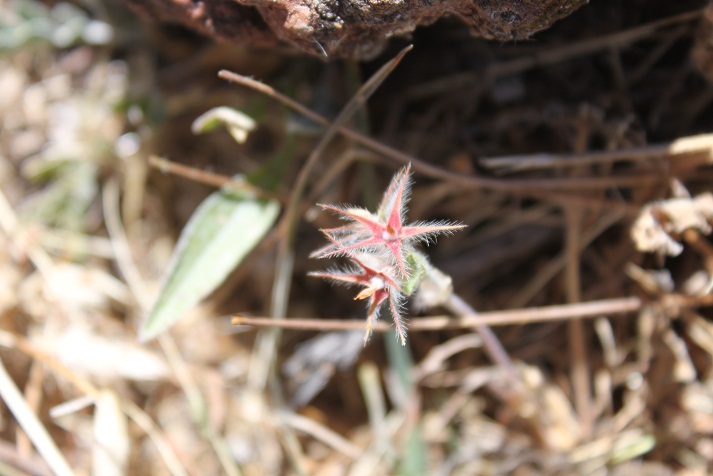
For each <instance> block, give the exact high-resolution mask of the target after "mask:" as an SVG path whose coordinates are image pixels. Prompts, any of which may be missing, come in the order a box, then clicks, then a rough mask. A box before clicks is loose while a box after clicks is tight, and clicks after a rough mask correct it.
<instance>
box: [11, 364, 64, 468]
mask: <svg viewBox="0 0 713 476" xmlns="http://www.w3.org/2000/svg"><path fill="white" fill-rule="evenodd" d="M0 397H2V400H3V401H4V402H5V404H6V405H7V406H8V408H9V409H10V411H11V412H12V414H13V415H14V416H15V419H16V420H17V422H18V423H19V424H20V427H21V428H22V429H23V430H24V431H25V434H27V436H28V437H29V438H30V440H31V441H32V444H33V445H34V446H35V448H37V451H38V452H39V453H40V455H42V457H43V458H44V460H45V462H46V463H47V465H48V466H49V467H50V468H51V469H52V471H53V472H54V473H55V474H56V475H57V476H73V475H74V471H72V468H71V467H70V466H69V463H67V459H66V458H65V457H64V455H63V454H62V452H61V451H60V450H59V448H58V447H57V445H56V444H55V442H54V441H53V440H52V438H51V437H50V435H49V433H48V432H47V429H46V428H45V427H44V426H43V425H42V423H41V422H40V420H39V418H38V417H37V415H35V414H34V412H32V410H31V409H30V408H29V407H28V406H27V402H25V399H24V398H23V396H22V393H20V390H19V389H18V388H17V386H16V385H15V382H13V381H12V378H11V377H10V374H8V373H7V369H6V368H5V365H4V364H3V363H2V361H0Z"/></svg>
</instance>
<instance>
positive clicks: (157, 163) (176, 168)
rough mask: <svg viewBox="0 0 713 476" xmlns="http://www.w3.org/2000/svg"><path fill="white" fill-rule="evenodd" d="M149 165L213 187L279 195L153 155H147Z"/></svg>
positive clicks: (270, 195) (257, 195) (267, 196)
mask: <svg viewBox="0 0 713 476" xmlns="http://www.w3.org/2000/svg"><path fill="white" fill-rule="evenodd" d="M149 165H151V166H152V167H154V168H157V169H159V170H160V171H161V172H163V173H170V174H173V175H177V176H179V177H183V178H186V179H188V180H192V181H194V182H197V183H202V184H204V185H210V186H212V187H215V188H222V187H230V188H233V189H236V190H245V191H247V192H250V193H252V194H253V195H255V196H256V197H258V198H266V199H267V198H270V199H275V200H279V197H277V196H276V195H275V194H272V193H269V192H267V191H265V190H263V189H261V188H260V187H256V186H255V185H253V184H251V183H249V182H246V181H244V180H243V181H241V180H236V179H234V178H232V177H228V176H227V175H222V174H216V173H213V172H206V171H205V170H200V169H197V168H195V167H191V166H188V165H183V164H179V163H176V162H171V161H170V160H168V159H164V158H162V157H157V156H155V155H152V156H151V157H149Z"/></svg>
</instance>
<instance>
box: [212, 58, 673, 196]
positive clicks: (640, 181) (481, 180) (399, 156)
mask: <svg viewBox="0 0 713 476" xmlns="http://www.w3.org/2000/svg"><path fill="white" fill-rule="evenodd" d="M218 76H219V77H221V78H223V79H225V80H227V81H230V82H232V83H236V84H240V85H242V86H246V87H248V88H251V89H254V90H256V91H259V92H261V93H263V94H265V95H266V96H269V97H271V98H273V99H275V100H277V101H279V102H281V103H282V104H284V105H286V106H288V107H290V108H292V109H294V110H295V111H297V112H299V113H300V114H302V115H304V116H305V117H307V118H308V119H310V120H312V121H314V122H316V123H318V124H321V125H323V126H331V125H332V122H331V121H330V120H329V119H327V118H325V117H323V116H321V115H319V114H317V113H316V112H314V111H312V110H310V109H308V108H307V107H305V106H303V105H302V104H299V103H298V102H296V101H294V100H293V99H291V98H289V97H287V96H285V95H283V94H282V93H280V92H278V91H276V90H275V89H274V88H271V87H270V86H268V85H266V84H263V83H261V82H259V81H256V80H254V79H252V78H248V77H245V76H241V75H239V74H236V73H233V72H231V71H227V70H221V71H220V72H219V73H218ZM336 130H337V131H338V132H339V133H341V134H342V135H344V136H345V137H348V138H349V139H351V140H353V141H355V142H357V143H359V144H361V145H363V146H364V147H366V148H368V149H370V150H372V151H374V152H377V153H379V154H381V155H383V156H384V157H387V158H390V159H391V160H394V161H396V162H399V163H401V164H408V163H411V164H412V165H413V168H414V170H417V171H418V172H420V173H421V174H423V175H425V176H427V177H431V178H434V179H439V180H446V181H449V182H452V183H458V184H462V185H466V186H469V187H476V188H484V189H492V190H504V191H509V192H512V193H515V194H519V195H527V194H528V193H529V192H530V191H532V190H534V191H542V190H583V189H601V188H611V187H633V186H643V185H651V184H653V183H657V182H661V181H662V180H664V178H663V177H662V176H661V175H660V174H639V175H620V176H609V177H579V178H566V179H528V180H502V179H494V178H487V177H476V176H472V175H465V174H459V173H456V172H451V171H449V170H446V169H442V168H440V167H436V166H434V165H431V164H429V163H427V162H424V161H423V160H421V159H418V158H417V157H414V156H412V155H409V154H406V153H404V152H401V151H399V150H397V149H394V148H392V147H390V146H388V145H386V144H383V143H381V142H379V141H377V140H374V139H372V138H370V137H368V136H365V135H363V134H361V133H360V132H357V131H355V130H352V129H349V128H347V127H344V126H338V127H337V128H336Z"/></svg>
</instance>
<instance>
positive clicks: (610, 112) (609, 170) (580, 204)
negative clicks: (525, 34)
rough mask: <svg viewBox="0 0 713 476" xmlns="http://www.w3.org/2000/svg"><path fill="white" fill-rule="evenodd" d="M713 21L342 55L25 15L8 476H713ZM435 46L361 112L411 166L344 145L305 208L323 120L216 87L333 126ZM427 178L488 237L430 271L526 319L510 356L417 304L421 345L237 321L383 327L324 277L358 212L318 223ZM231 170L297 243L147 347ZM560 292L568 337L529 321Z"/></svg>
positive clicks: (439, 258) (595, 16)
mask: <svg viewBox="0 0 713 476" xmlns="http://www.w3.org/2000/svg"><path fill="white" fill-rule="evenodd" d="M711 11H712V10H711V8H710V7H707V3H706V2H703V1H692V0H685V1H678V2H670V1H666V0H647V1H644V0H631V1H628V2H619V1H615V0H593V1H592V2H590V3H589V4H587V5H585V6H584V7H582V8H580V9H579V10H577V11H576V12H574V13H573V14H572V15H570V16H568V17H567V18H564V19H562V20H560V21H559V22H557V23H555V24H554V25H553V26H552V27H551V28H549V29H548V30H546V31H543V32H540V33H537V34H536V35H534V36H533V37H532V38H531V39H529V40H519V41H516V42H503V41H487V40H484V39H480V38H475V37H473V36H472V35H471V34H470V32H469V29H468V27H467V26H466V25H464V24H463V23H462V22H461V21H459V20H458V19H457V18H455V17H444V18H441V19H440V20H438V21H437V22H435V23H434V24H432V25H430V26H422V27H419V28H418V29H417V30H416V31H415V32H414V33H413V34H411V35H410V36H405V37H395V38H392V39H391V40H390V41H389V42H388V43H387V44H386V46H385V47H384V49H383V51H382V52H381V53H380V54H378V55H376V56H375V57H374V58H372V59H370V60H369V61H358V60H349V59H339V58H334V59H330V60H329V61H326V60H324V58H319V57H317V56H310V55H308V54H306V53H304V52H300V51H297V50H295V49H294V48H290V47H288V46H285V45H282V46H274V47H271V48H261V47H260V46H261V45H257V46H256V45H254V44H249V42H242V43H239V42H228V41H216V40H214V39H211V38H207V37H205V36H202V35H201V34H199V33H197V32H194V31H191V30H189V29H187V28H185V27H183V26H180V25H176V24H170V23H161V22H159V21H157V20H155V19H150V18H148V17H142V16H139V15H138V14H137V13H136V12H135V11H133V10H131V9H130V8H129V7H128V5H126V4H125V3H123V2H120V1H117V0H113V1H111V0H76V1H39V0H15V1H12V0H4V1H0V192H1V193H0V359H1V361H2V367H3V369H0V370H1V371H0V396H2V400H3V402H4V403H3V404H0V474H7V475H10V476H12V475H19V474H35V475H49V474H77V475H83V474H93V475H102V476H110V475H122V474H123V475H163V474H172V475H180V474H189V475H221V474H229V475H239V474H244V475H282V474H285V475H293V474H294V475H305V474H309V475H341V474H349V475H375V474H403V475H426V474H429V475H431V474H432V475H451V474H453V475H474V474H478V475H499V474H516V475H535V474H548V475H549V474H591V475H604V474H620V475H624V474H642V475H643V474H647V475H669V474H684V475H706V474H710V473H711V472H712V471H713V467H712V463H711V461H713V438H711V434H713V366H712V363H713V361H712V359H713V323H712V322H711V309H710V306H711V295H710V293H711V273H713V247H711V243H710V239H709V236H708V234H709V233H710V222H711V220H712V219H713V205H711V201H713V198H711V197H710V190H711V186H712V184H713V168H712V167H711V158H712V157H713V153H712V151H713V137H711V136H709V135H707V134H708V133H710V132H711V131H712V130H713V108H711V103H712V102H713V88H712V87H711V83H710V82H709V81H710V80H711V79H713V69H711V68H712V66H711V65H713V61H711V59H710V58H711V55H712V54H713V36H711V32H713V26H712V25H713V13H711ZM408 44H413V45H414V46H413V50H412V51H410V52H409V53H408V54H407V55H406V56H405V57H404V59H403V60H402V62H401V63H400V64H399V65H398V66H397V67H396V69H395V70H394V71H393V72H392V73H391V74H390V75H389V76H388V77H387V78H386V79H385V80H384V82H383V84H382V85H381V87H380V88H379V89H378V90H377V91H376V93H375V94H374V95H373V97H372V98H371V99H370V100H369V101H368V102H367V104H366V106H364V107H363V108H362V109H360V110H359V111H358V112H357V113H356V114H355V115H354V117H353V118H352V119H351V120H350V121H349V125H348V127H349V128H351V129H354V130H357V131H359V133H360V134H362V135H363V136H367V137H370V138H372V139H373V140H374V141H378V142H379V143H381V144H385V145H388V146H389V147H391V148H392V149H393V150H394V151H397V152H400V153H401V155H400V156H397V155H396V154H391V155H389V154H388V153H380V152H379V151H377V150H375V148H374V147H373V146H371V145H369V144H368V143H366V142H364V141H363V140H361V139H359V138H356V139H355V138H354V137H346V136H343V135H337V137H335V138H334V139H333V140H331V141H329V143H328V144H326V148H325V149H324V151H323V152H322V153H321V155H320V156H319V157H318V160H319V162H318V165H317V166H316V167H315V168H314V169H313V170H312V171H311V173H310V174H309V175H308V176H307V177H306V182H305V192H304V193H303V194H301V195H300V196H298V197H297V198H298V202H296V203H293V202H291V200H292V199H293V198H294V195H292V194H293V192H294V190H295V184H296V180H297V179H296V177H297V176H298V174H300V172H301V171H302V170H304V167H305V164H306V162H307V159H308V157H309V156H310V154H311V153H313V151H314V149H315V147H316V146H317V144H318V142H319V140H320V138H321V137H322V136H323V135H324V133H325V128H324V127H323V126H322V125H320V124H317V123H315V122H313V121H311V120H309V119H308V118H306V117H305V116H304V115H302V114H299V113H298V112H295V111H294V110H292V109H289V108H287V107H285V106H284V105H282V104H281V103H280V102H278V101H276V100H274V99H273V98H271V97H269V96H268V95H266V94H264V93H261V92H259V91H256V90H254V89H250V88H246V87H243V86H240V85H236V84H231V83H229V82H228V81H225V80H224V79H221V78H219V77H218V71H220V70H222V69H227V70H230V71H234V72H236V73H239V74H241V75H244V76H247V77H251V78H254V79H256V80H258V81H260V82H262V83H264V84H267V85H269V86H271V87H272V88H274V89H275V90H277V91H279V92H281V93H283V94H285V95H286V96H288V97H290V98H293V99H294V100H296V101H298V102H299V103H301V104H303V105H305V106H306V107H308V108H309V109H311V110H313V111H315V112H317V113H319V114H321V115H323V116H325V117H327V118H332V119H333V118H335V117H336V116H337V115H338V114H339V112H340V111H341V110H342V108H343V107H344V105H345V104H347V102H348V101H349V100H350V98H352V97H353V96H354V95H355V94H357V92H358V91H359V88H360V87H361V85H362V84H363V83H364V82H365V81H366V80H367V79H368V78H369V77H371V76H372V75H373V74H374V73H376V71H377V70H378V68H380V67H381V66H382V65H383V64H385V63H386V62H387V61H389V60H390V59H392V58H393V57H394V56H395V55H396V54H397V53H398V52H399V51H400V50H401V49H402V48H404V47H405V46H406V45H408ZM219 106H228V107H230V108H233V109H235V110H238V111H241V112H242V113H244V114H246V115H248V116H249V117H251V118H252V119H253V120H254V121H255V128H254V130H252V131H251V132H250V133H249V135H248V137H247V140H246V141H245V143H238V142H236V140H235V139H234V137H232V136H231V134H230V133H229V131H227V130H226V129H225V128H218V129H216V130H212V131H209V132H205V133H201V134H196V133H194V131H193V129H192V125H193V123H194V121H195V120H196V119H197V118H198V117H199V116H201V115H202V114H204V113H205V112H206V111H209V110H211V109H213V108H216V107H219ZM382 152H383V151H382ZM157 157H160V158H163V159H165V160H167V161H170V163H166V162H163V163H162V164H163V166H161V167H158V166H156V163H157V162H156V158H157ZM152 158H153V159H152ZM409 159H412V160H413V169H414V188H413V193H412V197H411V201H410V203H409V211H408V217H409V221H418V220H431V219H448V220H453V221H458V222H462V223H464V224H466V225H468V228H467V229H466V230H465V231H461V232H459V233H457V234H456V235H454V236H451V237H446V238H443V239H441V240H439V243H438V244H437V245H435V246H430V247H428V248H425V251H426V253H427V254H428V255H429V257H430V259H431V261H432V262H433V264H434V265H435V266H436V267H438V269H440V270H441V271H443V272H444V273H446V274H447V275H448V276H450V278H451V279H452V285H453V289H454V291H455V293H457V295H459V296H460V297H461V298H462V299H463V300H464V301H465V302H467V303H468V304H469V305H470V306H472V307H473V308H475V309H477V310H478V311H481V312H486V311H500V310H508V309H509V310H513V311H514V314H513V315H515V316H519V317H518V319H519V320H518V323H517V324H509V325H497V324H503V323H498V322H495V321H497V319H496V318H494V321H493V322H491V323H492V324H494V325H493V331H494V332H495V334H496V336H497V337H498V339H499V340H500V342H501V343H502V346H503V348H504V349H505V351H506V353H507V355H508V356H509V359H511V361H512V362H511V364H510V365H511V366H512V367H510V368H504V367H503V366H502V365H498V364H495V363H493V361H492V360H491V359H490V358H489V357H488V355H487V353H485V352H484V351H483V342H482V339H481V336H480V334H479V333H478V332H476V331H475V330H474V329H473V328H472V327H465V328H448V329H437V330H427V331H423V330H419V329H416V328H417V327H418V325H417V324H416V322H417V321H418V320H419V319H423V318H427V317H430V316H443V315H446V314H448V315H449V316H450V317H449V319H450V318H452V316H451V314H450V313H449V312H447V311H448V310H447V309H445V308H438V307H436V308H434V309H417V308H415V307H414V306H412V305H407V306H406V310H405V315H406V316H407V317H408V318H409V319H410V321H411V323H412V326H413V327H414V329H412V332H410V333H409V341H408V345H407V346H406V347H401V345H400V344H399V343H398V342H397V341H396V339H395V338H394V335H393V333H392V332H387V333H375V334H374V336H373V337H372V339H371V341H370V342H369V344H368V345H367V346H366V347H362V339H363V330H362V329H358V330H351V331H317V330H314V329H308V328H306V326H305V328H304V329H300V328H297V329H285V330H282V331H277V330H274V329H267V328H263V327H259V326H258V327H249V326H234V325H232V324H231V316H233V315H241V316H254V317H261V316H265V317H269V316H277V317H281V316H280V314H284V315H285V316H286V317H287V318H289V319H317V318H321V319H325V320H328V321H330V322H331V321H335V322H338V321H346V320H353V319H365V317H366V311H365V308H364V305H363V303H362V302H355V301H354V300H353V294H354V292H353V291H354V290H349V289H345V288H342V287H335V286H332V285H331V284H330V283H327V282H322V281H321V280H317V279H314V278H311V277H308V276H307V273H308V272H310V271H316V270H322V269H325V268H328V267H329V266H330V265H331V266H339V265H340V262H339V260H334V261H333V262H331V263H327V262H324V261H318V260H314V259H310V258H309V254H310V253H311V252H312V251H313V250H315V249H317V248H319V247H321V246H324V245H325V244H326V243H325V241H324V238H323V237H322V235H321V234H320V232H319V231H318V229H319V228H325V227H330V226H336V224H337V223H338V220H337V219H336V218H335V217H334V216H330V215H329V214H328V213H324V212H321V211H320V210H319V209H318V208H317V207H316V206H315V204H316V203H353V204H358V205H360V206H365V207H368V208H370V209H374V207H375V205H376V204H377V203H378V202H379V200H380V198H381V194H382V192H383V190H384V189H385V187H386V186H387V185H388V183H389V180H390V178H391V177H392V176H393V174H394V173H395V172H396V171H397V170H398V169H399V168H400V167H401V166H402V165H403V164H404V162H407V161H408V160H409ZM152 160H153V162H152ZM176 164H178V165H183V166H187V167H190V169H188V170H186V169H180V168H178V169H177V165H176ZM206 176H207V177H209V179H206ZM234 176H241V177H248V178H249V180H250V181H251V182H252V183H253V184H254V185H255V186H256V187H258V188H259V190H260V191H259V193H258V195H259V196H260V197H263V196H269V197H270V199H271V200H274V201H275V203H276V204H279V210H280V213H282V215H281V216H284V213H285V210H286V209H290V207H293V209H294V210H295V213H296V217H297V219H296V222H295V224H294V226H291V227H290V226H288V225H284V223H285V222H284V220H283V221H279V220H280V219H279V218H276V220H277V221H275V222H274V223H273V222H272V221H270V220H266V225H265V226H266V229H265V232H264V233H263V234H262V235H261V238H260V239H258V240H257V242H256V244H255V245H254V246H253V247H248V249H246V255H245V256H244V258H242V259H241V260H240V263H239V265H237V267H235V269H234V270H233V271H231V272H230V273H228V274H227V275H226V276H225V277H224V279H220V280H219V282H220V283H221V284H220V286H217V288H216V289H215V290H210V292H209V296H208V297H207V298H206V299H204V300H202V301H201V303H200V304H199V305H196V306H192V307H191V309H190V311H188V312H187V313H185V314H182V315H181V316H180V317H181V319H180V321H177V322H176V323H175V325H173V326H172V327H171V329H170V331H168V332H166V333H162V334H161V336H160V337H159V338H158V339H154V340H151V341H149V342H140V341H139V339H138V337H137V336H138V334H139V330H140V329H141V327H142V325H144V324H143V323H145V322H146V321H145V320H146V317H147V315H149V314H150V312H151V309H152V306H154V303H155V302H156V300H157V299H158V298H159V296H160V295H161V292H162V291H161V289H162V286H164V284H165V282H166V280H167V273H169V271H170V270H171V269H175V260H176V258H174V260H173V262H172V260H171V256H172V253H174V250H175V249H176V243H177V240H178V239H179V236H180V235H181V233H182V230H185V229H186V224H187V223H189V220H190V218H191V216H194V214H195V213H196V210H197V209H198V207H199V205H200V204H201V203H205V202H204V200H205V199H206V197H209V196H211V194H212V193H214V192H215V191H216V184H219V183H222V182H221V180H223V181H226V180H229V179H230V178H231V177H234ZM210 178H214V179H216V180H215V181H211V180H210ZM277 223H282V225H279V226H278V225H277ZM635 223H636V224H637V225H636V226H635V227H634V228H633V229H634V230H635V231H636V230H638V231H639V233H638V234H637V233H636V232H635V233H632V226H633V225H634V224H635ZM194 228H195V227H194ZM206 233H208V234H209V235H210V234H211V233H212V232H211V233H209V232H206ZM263 235H264V236H263ZM286 236H292V237H293V239H291V240H290V239H287V238H286ZM209 238H210V237H208V238H206V239H207V240H208V241H209ZM242 239H243V238H242V236H236V237H235V243H236V247H238V246H241V245H240V243H241V240H242ZM221 256H223V255H220V254H219V255H218V258H217V259H215V262H216V267H217V264H218V262H219V261H220V260H221V259H222V258H221ZM193 278H194V279H197V280H198V281H200V280H202V279H203V275H201V274H200V273H198V274H195V273H194V274H193ZM280 279H283V280H285V279H286V283H287V284H286V286H287V287H286V288H285V287H284V286H282V287H281V286H276V284H275V283H276V282H278V283H279V282H282V281H280ZM164 289H165V287H164ZM589 301H598V302H600V303H608V304H607V305H608V306H609V307H605V308H602V309H604V310H602V311H600V312H590V311H586V309H585V307H583V306H581V304H582V303H585V302H589ZM552 305H567V306H570V307H567V308H565V310H566V312H565V314H566V316H565V317H566V318H565V319H563V320H558V321H551V322H539V321H540V318H538V317H528V316H531V314H528V312H529V311H532V310H535V311H536V310H537V309H538V308H541V307H544V306H552ZM281 310H283V311H284V312H282V311H281ZM585 311H586V312H585ZM587 313H588V314H587ZM585 314H586V316H585V317H586V319H582V320H579V319H577V317H578V316H580V315H583V316H584V315H585ZM487 315H488V314H487V312H486V314H485V316H487ZM532 315H534V314H532ZM538 316H539V314H538ZM176 317H179V316H176ZM383 320H384V321H385V322H390V319H389V316H388V313H384V316H383ZM298 327H299V326H298ZM461 327H462V326H461ZM508 375H511V376H512V375H515V377H516V381H517V385H515V386H514V387H513V386H512V381H510V380H508Z"/></svg>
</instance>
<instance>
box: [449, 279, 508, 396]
mask: <svg viewBox="0 0 713 476" xmlns="http://www.w3.org/2000/svg"><path fill="white" fill-rule="evenodd" d="M443 306H444V307H445V308H446V309H448V310H449V311H450V312H452V313H453V314H455V315H456V316H458V317H463V316H476V315H477V314H478V312H477V311H476V310H475V309H473V308H472V307H471V306H470V304H468V303H467V302H465V301H464V300H463V298H461V297H460V296H458V295H457V294H455V293H451V295H450V297H449V298H448V301H446V302H445V303H444V304H443ZM473 328H474V329H475V330H476V331H477V332H478V334H480V336H481V337H482V338H483V345H484V346H485V352H487V353H488V356H489V357H490V358H491V359H492V360H493V362H495V363H496V364H497V365H498V366H500V368H501V369H502V370H503V372H504V373H505V377H506V378H507V379H508V380H509V382H510V384H512V386H513V388H515V389H519V388H520V387H521V382H520V379H519V377H518V376H517V370H516V369H515V364H513V362H512V360H511V359H510V356H509V355H508V354H507V352H506V351H505V349H504V348H503V346H502V344H501V343H500V341H499V340H498V338H497V336H496V335H495V333H494V332H493V331H492V329H490V327H488V326H487V325H485V324H476V325H474V326H473Z"/></svg>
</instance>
